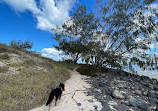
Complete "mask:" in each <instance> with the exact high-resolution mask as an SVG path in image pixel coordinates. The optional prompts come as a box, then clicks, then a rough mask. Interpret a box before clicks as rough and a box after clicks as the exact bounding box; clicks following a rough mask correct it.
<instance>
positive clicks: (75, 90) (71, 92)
mask: <svg viewBox="0 0 158 111" xmlns="http://www.w3.org/2000/svg"><path fill="white" fill-rule="evenodd" d="M76 91H86V90H75V91H73V92H71V93H67V94H64V95H62V96H65V95H68V94H72V93H74V94H73V96H72V99H73V100H74V101H75V102H76V104H77V101H76V100H75V98H74V96H75V93H76ZM77 106H78V104H77ZM78 109H79V111H80V108H79V106H78Z"/></svg>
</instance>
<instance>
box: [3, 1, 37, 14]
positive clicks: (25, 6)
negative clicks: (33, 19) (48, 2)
mask: <svg viewBox="0 0 158 111" xmlns="http://www.w3.org/2000/svg"><path fill="white" fill-rule="evenodd" d="M2 2H5V3H7V4H8V5H10V6H11V7H12V8H13V9H14V10H16V11H19V12H24V11H26V10H29V11H31V12H32V13H33V14H38V13H39V12H40V10H39V9H38V8H37V5H36V1H35V0H2Z"/></svg>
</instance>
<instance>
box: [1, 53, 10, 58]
mask: <svg viewBox="0 0 158 111" xmlns="http://www.w3.org/2000/svg"><path fill="white" fill-rule="evenodd" d="M0 59H10V57H9V56H8V54H2V55H0Z"/></svg>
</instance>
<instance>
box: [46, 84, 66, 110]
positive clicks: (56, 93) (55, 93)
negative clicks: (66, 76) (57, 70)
mask: <svg viewBox="0 0 158 111" xmlns="http://www.w3.org/2000/svg"><path fill="white" fill-rule="evenodd" d="M62 91H65V85H64V84H62V83H60V85H59V87H57V88H56V89H53V90H52V91H51V92H50V95H49V98H48V101H47V103H46V106H47V105H48V104H49V109H50V105H51V102H52V101H53V98H54V96H55V97H56V98H55V106H56V102H57V100H58V98H59V99H60V98H61V95H62Z"/></svg>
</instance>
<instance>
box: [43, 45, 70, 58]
mask: <svg viewBox="0 0 158 111" xmlns="http://www.w3.org/2000/svg"><path fill="white" fill-rule="evenodd" d="M41 54H42V56H44V57H48V58H51V59H53V60H55V61H61V60H62V58H64V59H68V58H69V57H68V56H66V55H64V53H63V52H62V51H58V50H56V49H55V48H44V49H42V51H41Z"/></svg>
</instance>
